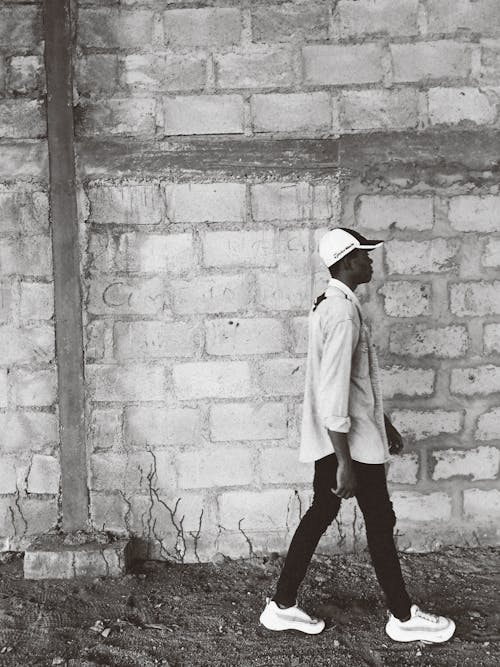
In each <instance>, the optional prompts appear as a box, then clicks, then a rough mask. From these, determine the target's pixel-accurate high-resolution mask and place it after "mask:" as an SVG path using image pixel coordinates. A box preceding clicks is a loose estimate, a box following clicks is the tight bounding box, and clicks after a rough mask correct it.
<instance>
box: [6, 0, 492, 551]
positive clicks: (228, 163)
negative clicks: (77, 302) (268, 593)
mask: <svg viewBox="0 0 500 667" xmlns="http://www.w3.org/2000/svg"><path fill="white" fill-rule="evenodd" d="M27 10H29V11H31V12H33V13H35V14H36V8H35V7H33V6H28V5H25V4H23V5H22V6H21V5H20V6H18V7H17V6H16V5H12V7H11V6H10V5H9V9H8V11H11V12H12V11H22V12H26V11H27ZM77 10H78V11H77V13H76V14H75V24H76V42H75V52H74V65H75V82H74V84H75V122H76V133H77V153H78V156H77V157H78V160H77V165H78V168H79V177H80V183H79V195H80V202H79V203H80V213H79V215H80V223H81V224H80V226H81V239H80V240H81V251H82V273H81V275H82V283H83V287H84V293H85V299H84V303H83V315H84V322H85V326H84V329H85V330H84V334H85V363H86V367H85V375H86V386H87V415H86V418H87V434H88V438H87V447H88V460H89V477H88V480H89V488H90V492H91V503H90V521H91V524H92V525H93V526H94V527H95V528H97V529H104V530H110V531H113V532H120V533H122V532H127V533H129V534H134V535H136V536H139V537H141V538H142V539H143V541H144V546H145V548H146V547H147V548H149V550H150V554H153V555H156V556H161V557H170V558H174V559H177V560H184V559H185V560H193V559H197V558H199V559H205V558H210V557H211V556H212V555H213V554H214V553H216V552H222V553H224V554H229V555H245V554H248V553H249V551H250V552H251V551H252V550H258V549H266V550H281V549H284V548H285V547H286V545H287V543H288V541H289V539H290V536H291V532H292V531H293V530H294V528H295V526H296V524H297V521H298V519H299V517H300V514H301V513H302V512H303V511H304V509H305V508H306V507H307V503H308V502H309V497H310V480H311V474H312V473H311V468H310V467H309V466H305V465H303V464H299V463H298V462H297V445H298V432H299V426H300V409H301V394H302V388H303V381H304V374H303V372H304V362H305V349H306V335H307V330H306V323H307V312H308V310H309V308H310V305H311V302H312V300H313V298H314V296H316V295H317V294H319V293H320V292H321V291H322V289H323V286H324V284H325V282H326V280H327V275H326V272H325V270H324V269H323V268H322V267H321V265H320V263H319V261H318V258H317V256H316V254H315V246H316V242H317V239H318V237H319V236H320V235H321V233H322V232H323V231H324V230H326V229H327V228H328V227H331V226H335V225H338V224H342V225H344V226H352V227H356V228H357V229H359V230H360V231H361V232H362V233H365V234H367V235H370V236H376V237H379V238H383V239H385V240H386V244H385V246H384V249H383V251H381V252H378V253H377V252H375V253H374V259H375V264H376V279H375V280H374V282H373V283H372V284H371V285H370V286H369V288H366V289H364V290H363V291H362V297H363V300H364V302H365V308H366V311H367V313H368V315H369V317H370V320H371V324H372V330H373V334H374V337H375V339H376V341H377V343H378V345H379V349H380V356H381V362H382V366H383V369H384V370H383V379H384V392H385V396H386V399H387V409H388V411H389V412H390V414H391V415H392V417H393V420H394V422H395V423H396V425H397V426H398V427H399V428H400V429H401V431H402V432H403V433H404V435H405V436H406V441H407V446H406V448H405V453H404V454H403V456H402V457H399V458H396V459H394V460H393V461H391V464H390V467H389V479H390V482H391V492H392V497H393V500H394V504H395V508H396V512H397V514H398V516H399V522H398V534H399V545H400V547H401V548H435V547H437V546H439V544H442V543H460V544H463V543H469V544H477V543H488V542H493V543H496V542H498V533H497V532H496V531H497V528H496V526H497V524H498V518H499V515H500V491H499V489H498V471H499V459H500V456H499V443H500V428H499V426H498V423H499V417H500V408H499V407H498V398H499V396H500V289H499V287H500V281H499V280H498V279H497V278H498V274H497V271H498V266H499V265H500V194H499V184H500V177H499V175H498V169H497V165H496V163H495V160H496V159H497V158H495V160H493V162H491V161H490V162H491V163H490V162H489V161H488V159H487V158H486V157H485V155H486V154H487V152H488V147H489V146H490V145H497V144H495V142H498V137H497V128H498V124H499V114H498V112H499V92H498V91H499V90H500V89H499V87H498V86H499V84H500V69H499V64H500V6H499V5H498V3H497V2H494V1H493V0H477V1H475V2H469V1H468V0H458V1H454V2H451V1H450V2H448V1H447V0H439V1H438V0H425V1H424V0H421V1H420V2H419V1H418V0H391V1H389V0H373V1H368V0H356V1H354V0H340V1H338V2H330V1H324V2H316V3H314V2H285V3H278V2H276V3H271V2H258V1H253V2H250V1H245V0H242V1H241V2H236V1H233V2H231V1H227V2H189V1H185V2H175V1H161V0H151V1H150V2H140V1H136V2H134V1H133V0H122V2H121V3H119V2H114V1H112V0H107V1H106V2H103V1H102V0H101V1H100V2H94V3H92V2H88V1H81V2H79V3H78V7H77ZM2 11H6V10H3V9H2ZM23 25H28V20H27V19H26V20H25V21H23ZM30 25H31V24H30ZM33 30H35V32H36V29H35V28H34V29H33ZM8 39H10V37H9V38H7V37H5V36H3V37H2V40H6V44H8V43H9V42H8ZM3 43H4V42H3V41H2V44H3ZM18 43H19V40H17V41H16V48H18V46H17V45H18ZM8 48H10V47H8V46H2V50H3V51H5V50H8ZM9 53H10V52H9ZM13 53H14V52H13ZM16 53H17V52H16ZM29 53H30V54H31V53H32V52H31V51H29ZM35 53H38V52H36V51H35ZM23 55H25V52H24V51H23ZM15 60H16V59H15V58H10V56H5V57H4V62H5V63H6V65H5V67H4V69H6V71H7V75H6V77H5V80H6V83H5V87H4V96H6V97H7V96H8V95H11V94H12V93H11V88H9V83H8V81H10V80H11V79H9V76H11V74H9V72H11V71H12V67H13V64H12V63H13V62H15ZM9 67H10V70H9ZM0 71H1V70H0ZM18 79H19V80H21V77H20V74H18V75H17V78H16V81H17V80H18ZM31 90H32V89H30V92H28V91H23V93H22V95H21V98H19V99H18V98H17V97H16V100H15V103H16V104H20V103H21V102H22V103H23V104H28V105H29V104H31V105H35V104H36V103H34V102H32V101H27V96H28V97H29V98H30V100H31V97H32V96H33V93H32V92H31ZM36 94H37V93H35V94H34V95H35V96H36ZM9 104H10V105H12V104H14V102H13V101H9V100H8V99H2V100H1V101H0V109H6V111H2V112H0V120H1V119H3V118H7V120H2V131H3V132H4V133H6V134H5V136H7V137H12V136H13V135H12V134H9V132H11V133H12V132H17V131H20V132H28V133H31V134H28V136H29V137H33V134H32V133H33V129H32V125H33V124H31V123H29V124H28V125H29V128H28V130H26V129H12V128H17V125H16V123H17V122H18V119H17V117H16V118H14V117H13V116H12V113H11V112H10V113H11V116H8V117H7V116H6V114H7V113H9V111H8V109H9V108H10V107H9ZM30 108H31V107H30ZM33 108H35V106H33ZM36 108H38V107H36ZM23 117H24V115H23ZM19 122H21V121H19ZM24 122H26V121H24ZM34 125H36V123H34ZM4 127H5V129H3V128H4ZM23 127H24V126H23ZM14 136H16V137H17V135H14ZM21 136H23V137H24V134H22V135H21ZM35 136H38V134H35ZM338 137H340V140H337V138H338ZM358 137H361V139H360V140H359V141H358V139H357V138H358ZM339 142H340V143H339ZM25 143H26V142H24V143H23V147H24V144H25ZM424 144H425V145H424ZM28 145H29V150H32V151H33V150H35V148H34V146H35V147H36V146H38V143H37V142H34V141H30V142H29V144H28ZM339 147H340V148H339ZM469 147H470V150H469ZM25 150H27V149H26V148H25ZM493 152H494V151H493ZM40 160H42V158H40ZM30 164H32V166H31V167H30V168H34V165H36V164H37V162H36V160H32V162H31V163H30ZM35 177H36V174H35V175H34V176H33V179H34V178H35ZM9 178H10V177H9ZM9 187H10V186H9ZM16 187H19V185H17V186H16ZM27 187H28V186H27V185H26V184H24V183H23V188H27ZM36 187H37V188H38V189H40V187H41V186H36ZM29 188H30V189H34V186H33V185H31V180H30V185H29ZM9 191H10V190H9ZM23 191H24V190H23ZM2 196H3V195H2ZM23 196H24V195H23ZM26 196H27V195H26ZM40 196H42V195H40ZM16 201H17V200H16ZM23 201H24V200H23ZM16 210H21V208H20V206H18V205H17V204H16ZM23 210H25V209H23ZM18 217H19V216H18ZM25 218H26V216H23V217H22V220H25ZM39 218H40V216H38V215H37V216H36V219H37V221H39ZM16 219H17V218H16ZM19 220H21V217H19ZM45 220H46V218H45ZM0 224H2V225H3V224H4V223H3V218H2V221H1V223H0ZM16 224H21V222H19V223H16ZM23 224H24V223H23ZM6 231H7V230H6ZM2 233H3V228H2ZM45 234H46V231H45ZM9 238H10V237H9ZM44 238H47V237H44ZM6 247H7V248H9V245H8V242H7V246H6ZM34 247H36V249H37V251H40V247H41V246H40V244H36V246H34ZM2 252H4V251H2ZM8 261H10V260H8ZM2 262H3V260H2ZM17 262H18V263H16V265H15V267H16V268H15V272H16V273H19V268H18V266H20V265H21V264H22V261H21V259H19V260H17ZM47 262H50V257H49V258H48V259H47ZM31 265H33V262H32V261H30V266H31ZM47 267H48V268H47V271H48V272H49V275H48V276H46V275H45V274H43V275H44V278H43V282H44V289H49V288H50V286H49V287H47V283H48V282H49V281H50V264H49V265H47ZM4 273H5V271H4V269H3V268H2V276H3V275H4ZM20 273H21V275H22V274H23V271H21V272H20ZM30 280H33V278H32V277H31V276H30ZM36 280H37V282H38V281H39V278H36ZM2 281H3V282H2V285H3V284H4V283H8V284H9V285H10V282H12V281H11V279H10V277H8V278H5V279H4V278H3V277H2ZM9 281H10V282H9ZM14 282H15V284H16V285H17V284H18V283H19V280H17V279H16V280H15V281H14ZM16 289H17V288H16ZM33 289H35V288H33ZM36 289H41V287H40V286H39V285H37V287H36ZM9 293H10V292H9ZM16 298H18V297H16ZM41 302H42V301H41V299H36V307H37V308H39V307H40V303H41ZM16 303H17V302H16ZM16 308H17V306H16ZM11 312H12V313H14V309H13V310H12V311H11ZM15 312H16V313H17V312H18V311H17V310H16V311H15ZM44 312H45V311H44ZM50 316H51V313H50V314H49V315H48V317H50ZM11 317H12V318H13V319H12V320H11V324H10V326H11V327H12V326H18V322H19V321H20V320H19V319H15V318H19V316H18V315H16V316H15V318H14V315H12V316H11ZM33 319H37V320H39V319H43V318H42V316H41V315H40V313H39V311H37V315H36V317H35V316H31V317H29V318H27V323H29V324H30V325H31V324H32V320H33ZM23 322H24V320H23ZM4 326H6V325H4ZM37 326H38V329H40V326H42V328H43V330H44V331H45V329H47V327H48V326H49V325H47V324H45V325H40V324H39V323H38V324H37ZM38 329H37V331H38ZM47 331H48V330H47ZM50 336H51V338H50V340H51V341H52V330H51V329H50ZM37 341H38V339H37ZM38 345H40V343H38ZM37 349H38V348H37ZM2 354H3V353H2ZM52 356H53V352H52ZM51 359H52V357H51ZM18 361H19V360H18V359H17V358H16V359H15V360H11V359H7V360H6V361H5V362H2V364H3V366H8V365H10V364H14V363H17V362H18ZM23 361H24V357H23ZM41 361H43V363H44V364H46V365H43V366H42V367H41V369H42V370H41V371H40V372H42V373H45V374H47V364H48V362H49V361H50V360H47V359H45V358H44V359H43V360H40V359H39V358H38V356H37V363H40V362H41ZM26 363H28V364H32V363H34V360H33V355H32V356H30V357H29V359H28V360H27V362H26ZM35 368H37V369H38V366H36V367H34V366H29V373H33V372H34V369H35ZM37 372H38V371H37ZM6 375H7V373H6V372H5V376H6ZM9 377H11V375H10V374H9ZM12 377H15V376H14V375H12ZM43 377H44V378H45V375H44V376H43ZM51 377H52V376H51ZM37 378H38V375H37ZM0 379H1V378H0ZM37 381H38V382H41V380H38V379H37ZM12 382H13V381H12V380H9V383H12ZM5 383H7V380H6V381H5ZM9 386H11V385H10V384H9ZM24 386H25V385H24V384H23V387H24ZM51 386H53V385H51ZM0 389H1V385H0ZM10 392H11V393H10V394H9V397H10V398H8V399H7V394H6V399H5V409H2V414H1V415H0V418H2V419H3V418H5V419H7V417H5V416H4V413H5V414H7V408H9V410H8V414H9V415H10V414H11V412H12V409H13V406H14V403H13V402H12V401H14V402H15V401H16V399H13V398H12V396H13V393H12V392H13V390H12V389H11V390H10ZM36 393H37V394H38V393H41V392H36ZM0 396H1V394H0ZM8 400H9V401H10V403H7V401H8ZM31 400H33V399H31ZM47 400H49V399H47ZM53 402H54V396H53V393H52V394H50V403H49V405H51V406H52V404H53ZM15 405H17V403H15ZM23 405H24V404H23ZM36 405H38V404H36ZM43 405H46V403H44V404H43ZM30 409H31V412H30V414H36V416H37V419H38V418H39V417H38V416H39V415H41V414H43V415H44V418H48V417H50V419H51V420H52V419H55V417H54V414H53V407H51V408H50V412H48V408H44V409H43V411H42V408H38V409H34V408H30ZM9 418H12V419H13V418H14V417H12V416H11V417H9ZM37 423H38V422H37ZM52 423H53V422H52V421H51V424H52ZM23 437H24V438H25V439H24V440H22V442H23V443H24V444H22V446H21V445H20V444H18V443H17V441H16V447H17V448H18V450H17V451H20V450H23V448H27V447H28V445H27V444H26V442H27V438H26V436H23ZM44 437H45V436H44ZM30 442H31V444H30V445H29V447H31V448H32V446H33V445H32V438H31V439H30ZM50 443H51V446H52V445H53V441H52V440H51V441H50ZM43 446H44V447H45V440H44V444H43ZM40 447H42V445H40ZM40 454H43V456H41V455H40ZM40 454H37V457H35V458H34V459H33V461H34V462H35V461H37V462H38V463H37V465H39V466H40V465H42V464H43V465H50V466H54V477H52V479H54V480H56V481H55V484H56V486H57V476H55V474H56V464H57V462H56V459H55V458H50V462H49V458H47V457H48V455H49V456H50V455H52V454H53V451H52V449H47V448H46V447H45V448H44V449H43V451H42V450H40ZM22 461H24V458H23V456H22V455H21V454H19V455H17V454H16V456H13V455H12V454H9V465H14V464H15V465H20V463H19V462H22ZM9 470H10V468H8V467H6V468H5V471H6V472H5V473H2V479H5V481H4V482H3V483H4V485H5V491H4V493H5V494H11V495H6V496H5V497H2V498H1V501H2V502H5V503H10V505H11V506H12V507H17V504H16V502H17V501H16V496H15V495H13V494H14V493H15V491H16V486H15V484H14V482H13V480H14V479H15V478H14V476H13V473H12V474H11V473H10V472H9ZM22 470H24V468H23V469H22ZM31 470H36V468H35V467H33V466H32V468H30V471H31ZM51 470H52V468H51ZM30 474H31V475H33V473H32V472H30ZM20 476H21V478H22V479H23V480H24V479H25V478H26V473H25V472H22V473H21V475H20ZM27 479H28V484H29V480H30V477H29V476H28V477H27ZM23 483H24V482H23ZM21 489H24V487H23V486H22V485H21ZM50 490H51V491H52V488H51V489H50ZM28 491H29V495H28V496H26V499H25V502H34V501H35V500H36V501H37V502H42V500H39V498H43V502H45V503H48V502H52V503H54V499H53V497H51V496H41V497H40V496H37V495H35V494H36V493H39V492H40V490H39V489H35V488H31V489H30V488H28ZM43 491H44V492H45V491H47V489H44V490H43ZM23 494H24V491H23ZM23 497H24V496H23ZM48 498H51V500H50V501H48V500H47V499H48ZM53 506H54V511H55V507H56V506H55V504H54V505H53ZM51 507H52V506H51ZM47 516H49V513H45V514H44V517H45V518H46V517H47ZM50 516H51V517H54V515H53V514H52V515H50ZM51 521H52V523H54V520H53V519H51ZM6 530H10V531H12V528H11V523H9V522H7V527H6ZM16 531H17V529H16ZM0 532H1V531H0ZM362 533H363V531H362V521H361V518H360V516H359V511H357V510H356V507H355V505H354V503H345V506H344V508H343V510H342V515H341V517H340V518H339V521H338V522H336V524H335V526H334V528H333V529H332V530H330V531H329V533H328V534H327V535H326V536H325V538H324V540H323V544H324V547H325V548H327V549H331V548H335V549H339V548H352V547H353V546H355V545H356V544H357V543H358V541H360V540H361V541H362V539H363V537H362ZM8 534H10V533H8ZM16 534H17V532H16Z"/></svg>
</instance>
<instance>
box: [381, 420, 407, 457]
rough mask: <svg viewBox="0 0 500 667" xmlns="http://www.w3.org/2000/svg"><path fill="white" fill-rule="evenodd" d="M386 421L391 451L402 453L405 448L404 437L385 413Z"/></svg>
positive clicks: (391, 452)
mask: <svg viewBox="0 0 500 667" xmlns="http://www.w3.org/2000/svg"><path fill="white" fill-rule="evenodd" d="M384 422H385V432H386V434H387V442H388V443H389V453H390V454H400V453H401V451H402V449H403V438H402V437H401V434H400V432H399V431H398V430H397V428H396V427H395V426H394V425H393V424H392V422H391V420H390V419H389V417H388V416H387V415H386V414H384Z"/></svg>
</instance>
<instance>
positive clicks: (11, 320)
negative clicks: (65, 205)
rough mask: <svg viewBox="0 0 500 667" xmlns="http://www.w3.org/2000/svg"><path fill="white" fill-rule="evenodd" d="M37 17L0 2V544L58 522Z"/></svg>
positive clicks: (30, 9) (32, 6) (36, 10)
mask: <svg viewBox="0 0 500 667" xmlns="http://www.w3.org/2000/svg"><path fill="white" fill-rule="evenodd" d="M44 81H45V74H44V67H43V35H42V15H41V10H40V7H39V5H38V4H37V3H16V2H9V3H7V2H3V3H1V5H0V155H1V159H0V548H2V549H12V548H18V547H19V546H23V544H25V543H26V540H28V539H29V538H30V535H33V534H35V533H38V532H44V531H46V530H48V529H49V528H52V527H54V526H55V525H56V523H57V521H58V496H59V477H60V471H59V446H58V443H59V436H58V422H57V407H56V406H57V399H56V383H57V376H56V369H55V358H54V355H55V353H54V319H53V308H54V307H53V286H52V252H51V239H50V228H49V207H48V196H47V148H46V140H45V136H46V120H45V108H44V99H43V97H44V90H45V89H44V86H45V83H44Z"/></svg>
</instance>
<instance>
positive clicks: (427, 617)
mask: <svg viewBox="0 0 500 667" xmlns="http://www.w3.org/2000/svg"><path fill="white" fill-rule="evenodd" d="M415 616H419V617H420V618H423V619H424V620H426V621H430V622H431V623H439V616H437V615H436V614H430V613H429V612H425V611H422V610H421V609H417V610H416V611H415Z"/></svg>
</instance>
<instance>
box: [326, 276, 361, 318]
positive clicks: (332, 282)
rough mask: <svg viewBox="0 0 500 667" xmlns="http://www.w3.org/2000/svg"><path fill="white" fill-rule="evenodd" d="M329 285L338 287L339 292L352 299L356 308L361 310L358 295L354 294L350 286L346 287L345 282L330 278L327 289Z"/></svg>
mask: <svg viewBox="0 0 500 667" xmlns="http://www.w3.org/2000/svg"><path fill="white" fill-rule="evenodd" d="M330 287H336V288H337V289H339V290H340V291H341V292H343V293H344V294H345V295H346V297H347V298H348V299H349V300H350V301H352V302H353V303H354V304H355V306H356V307H357V308H358V310H359V311H360V312H361V304H360V302H359V299H358V297H357V296H356V295H355V294H354V292H353V291H352V289H351V288H350V287H347V285H346V284H345V283H343V282H342V281H341V280H337V278H330V282H329V283H328V288H327V290H329V289H330Z"/></svg>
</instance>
